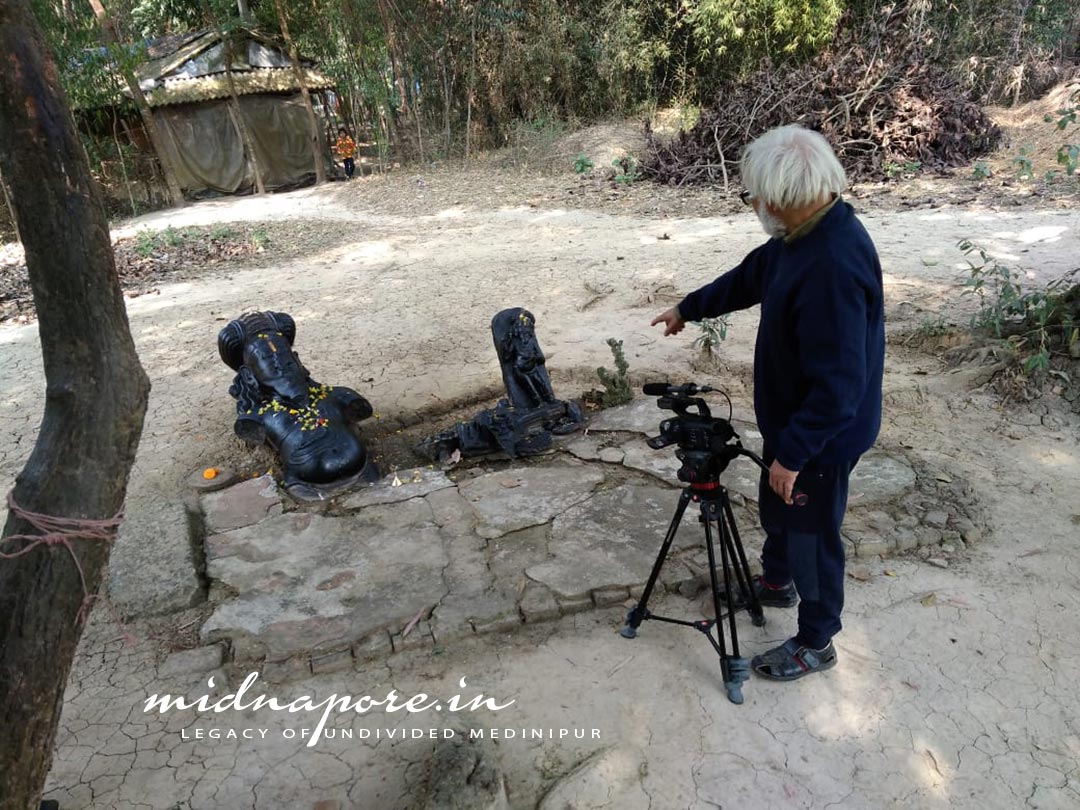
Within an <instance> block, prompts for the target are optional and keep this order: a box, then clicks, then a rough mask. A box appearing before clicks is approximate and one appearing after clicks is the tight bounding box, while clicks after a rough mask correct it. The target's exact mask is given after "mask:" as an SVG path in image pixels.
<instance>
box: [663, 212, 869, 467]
mask: <svg viewBox="0 0 1080 810" xmlns="http://www.w3.org/2000/svg"><path fill="white" fill-rule="evenodd" d="M754 304H761V322H760V324H759V325H758V335H757V344H756V346H755V349H754V411H755V413H756V415H757V423H758V428H759V429H760V430H761V435H762V437H763V438H764V440H765V447H766V449H767V452H768V453H769V454H770V455H773V456H774V457H775V458H776V460H777V461H779V462H780V463H781V464H783V465H784V466H785V467H787V468H788V469H789V470H802V469H803V468H804V467H806V466H807V465H810V464H814V465H828V464H832V463H836V462H839V461H853V460H854V459H856V458H858V457H859V456H860V455H862V454H863V453H865V452H866V451H867V450H868V449H869V448H870V446H871V445H873V443H874V440H875V439H876V438H877V434H878V429H879V428H880V426H881V377H882V371H883V367H884V361H885V316H884V304H883V292H882V284H881V265H880V264H879V262H878V256H877V251H876V250H875V249H874V244H873V242H871V241H870V236H869V235H868V234H867V233H866V230H865V229H864V228H863V226H862V223H860V222H859V220H858V219H857V218H856V217H855V213H854V211H853V210H852V208H851V206H850V205H848V204H847V203H845V202H843V201H842V200H841V201H839V202H838V203H837V204H836V205H834V206H833V207H832V209H830V210H829V212H828V213H827V214H825V216H824V217H823V218H822V219H821V221H820V222H818V224H817V225H816V226H815V227H814V228H813V229H812V230H811V231H810V232H809V233H808V234H806V235H805V236H802V237H800V238H798V239H795V240H793V241H791V242H790V243H785V242H784V240H783V239H770V240H769V241H768V242H766V243H765V244H764V245H762V246H761V247H759V248H757V249H756V250H754V251H753V252H751V253H750V255H748V256H747V257H746V258H745V259H743V262H742V264H740V265H739V266H738V267H736V268H735V269H734V270H731V271H729V272H727V273H725V274H724V275H722V276H720V278H718V279H716V281H714V282H712V284H708V285H706V286H704V287H702V288H701V289H700V290H696V291H695V292H692V293H690V295H688V296H686V298H684V299H683V300H682V303H680V304H679V315H680V317H681V318H682V319H683V320H684V321H697V320H701V319H702V318H709V317H716V316H718V315H723V314H725V313H728V312H733V311H735V310H738V309H746V308H747V307H751V306H753V305H754Z"/></svg>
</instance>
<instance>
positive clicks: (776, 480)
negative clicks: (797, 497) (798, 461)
mask: <svg viewBox="0 0 1080 810" xmlns="http://www.w3.org/2000/svg"><path fill="white" fill-rule="evenodd" d="M798 477H799V473H798V471H797V470H789V469H788V468H787V467H785V466H784V465H783V464H781V463H780V462H779V461H774V462H773V463H772V466H771V467H769V486H770V487H771V488H772V491H773V492H775V493H776V494H777V495H779V496H780V499H781V500H782V501H783V502H784V503H786V504H787V505H788V506H791V504H792V500H791V491H792V490H793V489H795V479H796V478H798Z"/></svg>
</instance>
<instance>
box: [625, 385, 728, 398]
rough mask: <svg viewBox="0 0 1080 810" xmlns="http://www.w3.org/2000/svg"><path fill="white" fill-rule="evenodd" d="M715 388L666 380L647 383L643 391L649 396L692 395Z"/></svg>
mask: <svg viewBox="0 0 1080 810" xmlns="http://www.w3.org/2000/svg"><path fill="white" fill-rule="evenodd" d="M715 390H716V389H715V388H713V387H711V386H708V385H703V386H701V387H700V388H699V387H698V386H696V385H695V384H694V383H683V384H682V385H672V384H671V383H666V382H654V383H645V385H643V386H642V388H641V393H643V394H645V396H647V397H668V396H683V397H692V396H693V395H694V394H708V393H711V392H712V391H715Z"/></svg>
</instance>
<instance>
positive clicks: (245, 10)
mask: <svg viewBox="0 0 1080 810" xmlns="http://www.w3.org/2000/svg"><path fill="white" fill-rule="evenodd" d="M236 10H237V11H238V12H239V14H240V19H241V20H242V21H243V22H246V23H249V22H251V21H252V16H251V6H250V5H248V0H236Z"/></svg>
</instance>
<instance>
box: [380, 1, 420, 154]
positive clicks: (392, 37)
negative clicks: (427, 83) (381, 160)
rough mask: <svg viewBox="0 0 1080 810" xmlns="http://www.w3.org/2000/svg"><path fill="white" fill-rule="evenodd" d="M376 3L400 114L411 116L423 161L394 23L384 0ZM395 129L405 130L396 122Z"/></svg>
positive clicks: (417, 123) (417, 128)
mask: <svg viewBox="0 0 1080 810" xmlns="http://www.w3.org/2000/svg"><path fill="white" fill-rule="evenodd" d="M376 5H377V6H378V8H379V17H380V18H381V19H382V23H383V29H384V30H385V31H386V46H387V49H388V50H389V51H390V68H391V70H392V71H393V74H394V84H395V85H396V86H397V90H398V101H399V104H400V105H401V114H402V115H405V116H409V117H411V118H412V119H413V121H414V123H415V124H416V133H417V151H418V153H419V155H420V160H421V161H423V159H424V144H423V141H422V136H421V134H420V118H419V116H418V114H417V112H416V109H415V108H414V107H413V106H412V105H410V104H409V92H408V90H407V88H406V84H405V64H404V61H403V60H402V58H401V54H400V52H399V50H398V41H397V34H396V33H395V31H394V23H393V21H392V20H391V19H390V10H389V9H388V8H387V5H386V0H377V2H376ZM395 129H396V130H397V134H398V135H399V136H400V135H402V134H403V133H404V132H406V131H407V130H406V129H405V128H404V127H401V126H397V125H396V122H395ZM402 140H404V138H402ZM402 145H404V144H402Z"/></svg>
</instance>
